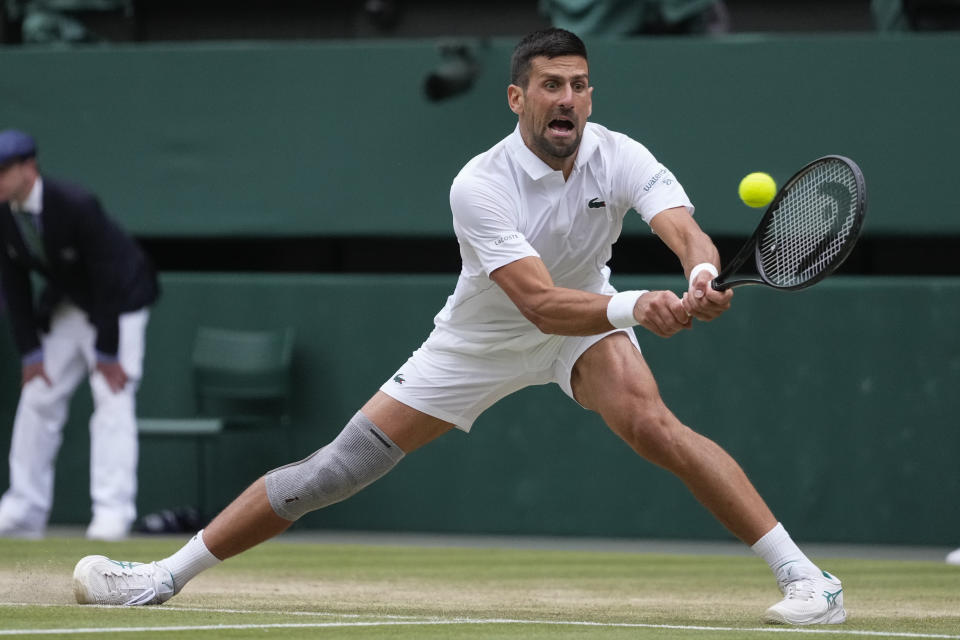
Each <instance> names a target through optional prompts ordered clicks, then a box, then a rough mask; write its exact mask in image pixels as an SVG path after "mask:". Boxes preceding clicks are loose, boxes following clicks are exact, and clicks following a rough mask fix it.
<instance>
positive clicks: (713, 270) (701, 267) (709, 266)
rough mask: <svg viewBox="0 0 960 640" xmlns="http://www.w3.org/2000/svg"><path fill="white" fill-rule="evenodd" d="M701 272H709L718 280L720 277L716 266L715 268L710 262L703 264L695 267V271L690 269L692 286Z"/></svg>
mask: <svg viewBox="0 0 960 640" xmlns="http://www.w3.org/2000/svg"><path fill="white" fill-rule="evenodd" d="M701 271H709V272H710V275H712V276H713V277H714V278H716V277H717V275H718V272H717V268H716V267H715V266H713V265H712V264H710V263H709V262H701V263H700V264H698V265H697V266H695V267H694V268H693V269H690V284H693V281H694V279H695V278H696V277H697V274H698V273H700V272H701Z"/></svg>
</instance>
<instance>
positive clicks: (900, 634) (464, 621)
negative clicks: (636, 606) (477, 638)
mask: <svg viewBox="0 0 960 640" xmlns="http://www.w3.org/2000/svg"><path fill="white" fill-rule="evenodd" d="M6 604H7V603H0V605H4V606H5V605H6ZM18 606H20V605H18ZM166 610H167V611H176V610H179V611H206V612H218V611H221V612H227V611H229V612H233V613H261V614H263V613H267V612H263V611H252V610H249V611H247V610H229V609H224V610H217V609H205V608H190V609H188V608H186V607H184V608H180V607H176V608H174V607H170V608H168V609H166ZM297 613H300V614H305V615H311V614H310V612H286V613H285V615H292V614H293V615H295V614H297ZM312 615H324V616H326V615H336V616H340V615H341V614H331V613H315V614H312ZM354 615H356V616H359V614H346V615H343V616H342V617H350V616H354ZM397 617H399V616H397ZM488 624H516V625H552V626H571V627H610V628H631V629H665V630H673V631H715V632H716V631H724V632H731V631H733V632H741V633H802V634H820V635H824V634H829V635H836V636H858V637H874V638H924V639H927V638H930V639H938V640H960V635H949V634H940V633H913V632H909V631H890V632H888V631H862V630H857V629H840V628H835V629H807V628H798V627H746V628H744V627H710V626H704V625H674V624H649V623H642V622H590V621H586V620H518V619H514V618H451V619H442V618H423V619H419V620H418V619H410V620H398V619H391V620H380V621H376V620H374V621H366V622H360V621H358V622H300V623H297V622H277V623H265V624H214V625H175V626H166V625H164V626H153V627H98V628H75V629H0V636H15V635H53V634H64V635H72V634H89V633H129V632H143V633H158V632H163V631H218V630H220V631H222V630H249V629H320V628H338V627H340V628H342V627H389V626H413V625H419V626H444V625H488Z"/></svg>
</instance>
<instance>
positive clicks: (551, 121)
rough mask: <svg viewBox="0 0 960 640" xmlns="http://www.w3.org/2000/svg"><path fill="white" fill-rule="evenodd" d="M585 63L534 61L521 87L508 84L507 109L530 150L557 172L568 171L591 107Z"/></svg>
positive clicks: (571, 59)
mask: <svg viewBox="0 0 960 640" xmlns="http://www.w3.org/2000/svg"><path fill="white" fill-rule="evenodd" d="M592 93H593V87H591V86H590V77H589V68H588V66H587V61H586V60H584V59H583V58H581V57H580V56H560V57H557V58H546V57H543V56H540V57H537V58H534V59H533V60H532V61H531V63H530V75H529V79H528V81H527V86H526V87H525V88H523V87H518V86H516V85H510V87H509V89H508V90H507V97H508V99H509V101H510V108H511V109H512V110H513V112H514V113H516V114H517V115H518V116H519V120H520V134H521V135H522V136H523V141H524V142H525V143H526V144H527V146H528V147H529V148H530V150H531V151H533V152H534V153H535V154H537V156H538V157H539V158H540V159H541V160H543V161H544V162H546V163H547V164H548V165H549V166H551V167H553V168H554V169H557V170H561V169H562V170H569V169H570V168H571V167H572V166H573V160H574V158H575V154H576V152H577V149H578V148H579V147H580V138H581V137H582V136H583V128H584V127H585V126H586V124H587V118H588V117H589V116H590V111H591V109H592V108H593V102H592V98H591V94H592Z"/></svg>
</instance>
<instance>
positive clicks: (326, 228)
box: [0, 34, 960, 236]
mask: <svg viewBox="0 0 960 640" xmlns="http://www.w3.org/2000/svg"><path fill="white" fill-rule="evenodd" d="M513 44H514V42H513V41H512V40H511V41H505V40H499V39H494V40H492V41H489V42H487V43H486V44H485V45H478V50H477V56H478V59H479V61H480V63H481V64H482V67H483V68H482V72H481V75H480V76H479V78H478V80H477V82H476V85H475V86H474V88H473V90H472V91H470V92H469V93H467V94H465V95H463V96H460V97H457V98H454V99H452V100H449V101H447V102H442V103H430V102H428V101H427V100H426V99H425V98H424V97H423V91H422V86H423V79H424V77H425V75H426V73H427V72H428V71H429V70H430V69H432V68H433V67H435V66H437V65H438V64H439V63H440V60H441V58H440V55H439V53H438V51H437V46H436V44H435V43H434V42H429V41H384V42H369V41H365V42H363V43H362V44H359V45H358V44H357V43H356V42H350V43H338V42H333V43H329V42H324V43H317V44H251V43H240V44H199V45H192V46H191V45H149V46H145V45H141V46H126V47H124V46H116V47H109V48H99V47H94V48H87V49H68V50H62V49H56V50H43V49H33V48H6V49H0V69H2V73H0V95H3V100H2V101H0V126H18V127H22V128H26V129H28V130H30V131H33V132H34V133H36V135H37V136H38V138H39V140H40V144H41V147H42V151H41V153H42V159H43V165H44V167H45V169H46V170H47V171H49V172H51V173H54V174H61V175H63V176H65V177H71V178H74V179H77V180H79V181H81V182H83V183H85V184H88V185H90V186H91V187H93V188H94V189H95V191H96V192H98V193H99V194H101V195H102V197H103V199H104V200H105V202H106V203H107V205H108V207H109V209H110V210H111V211H112V212H113V213H114V214H115V215H117V216H118V217H120V218H121V219H122V220H123V221H124V222H125V223H126V224H127V226H128V227H130V228H131V229H132V230H133V231H134V232H135V233H138V234H141V235H158V236H159V235H174V236H176V235H219V234H224V233H231V234H274V235H290V234H304V233H305V234H319V235H329V234H399V235H423V234H429V235H450V233H451V231H450V223H449V215H448V207H447V196H448V189H449V185H450V182H451V180H452V179H453V177H454V176H455V175H456V173H457V171H459V169H460V167H461V166H463V164H464V163H465V162H466V161H467V160H468V159H469V158H470V157H472V156H474V155H476V154H477V153H480V152H481V151H483V150H485V149H487V148H488V147H490V146H491V145H492V144H493V143H494V142H496V141H497V140H499V139H500V138H502V137H503V136H505V135H506V134H508V133H509V132H510V131H511V129H512V128H513V126H514V124H515V122H516V118H515V116H513V114H512V113H510V111H509V110H508V109H507V105H506V85H507V83H508V60H509V54H510V50H511V48H512V46H513ZM588 45H589V47H590V54H591V73H592V78H591V80H592V83H593V85H594V87H595V92H594V111H593V119H594V120H595V121H597V122H600V123H602V124H605V125H607V126H609V127H611V128H614V129H617V130H621V131H623V132H625V133H628V134H630V135H632V136H634V137H636V138H637V139H639V140H640V141H642V142H644V143H645V144H647V146H648V147H649V148H650V149H651V150H652V151H653V152H654V153H655V154H656V155H657V156H658V157H659V158H660V159H661V160H662V161H664V162H665V163H666V164H667V165H668V166H670V167H671V168H672V169H673V170H674V172H675V173H676V174H677V176H678V177H679V178H680V180H681V182H683V184H684V185H685V186H686V187H687V189H688V191H689V193H690V195H691V197H692V198H693V200H694V202H695V203H697V204H698V205H699V207H700V212H701V215H702V216H703V218H702V220H703V223H704V226H705V227H706V228H707V229H708V230H709V231H711V232H713V233H729V234H738V233H744V234H745V233H746V232H747V231H749V230H750V229H751V228H752V226H753V223H754V221H755V216H754V215H753V213H752V212H750V211H748V210H746V209H745V208H744V207H743V205H742V204H740V203H739V201H738V200H737V197H736V186H737V183H738V181H739V179H740V178H741V177H742V176H743V175H744V174H746V173H748V172H750V171H756V170H764V171H769V172H770V173H771V174H772V175H773V176H774V177H775V178H777V180H778V181H779V182H781V183H782V182H783V181H784V180H786V179H787V178H788V177H789V176H790V175H791V174H792V173H793V171H795V170H796V169H798V168H799V167H800V166H801V165H802V164H804V163H806V162H808V161H810V160H812V159H814V158H816V157H819V156H822V155H825V154H828V153H840V154H844V155H848V156H850V157H852V158H854V159H855V160H857V161H858V162H860V164H861V165H862V167H863V170H864V173H865V175H866V176H867V182H868V187H869V190H870V196H871V206H870V217H869V220H868V222H867V232H868V233H880V232H896V233H936V232H942V231H947V230H949V231H950V232H952V233H956V232H957V231H958V230H960V217H958V216H950V215H944V214H943V213H942V208H943V207H944V206H945V205H946V204H947V203H949V202H951V201H952V199H953V198H952V192H951V188H950V185H951V184H952V183H953V178H954V176H953V167H954V165H955V162H954V158H953V151H954V150H955V149H956V148H958V147H960V127H958V126H957V121H956V116H957V113H960V83H958V82H955V81H951V80H950V79H951V78H955V76H956V65H957V61H958V60H960V36H957V35H956V34H948V35H926V36H918V35H914V36H899V37H880V36H876V35H872V34H870V35H859V36H819V37H818V36H807V37H790V38H777V39H772V38H763V37H758V36H741V37H730V38H716V39H714V38H711V39H692V38H691V39H673V38H651V39H642V38H641V39H634V40H625V41H603V40H597V41H591V42H589V43H588ZM631 224H632V226H631V225H628V227H627V231H628V232H633V231H636V230H637V229H640V228H641V227H642V223H641V222H639V221H638V220H632V221H631Z"/></svg>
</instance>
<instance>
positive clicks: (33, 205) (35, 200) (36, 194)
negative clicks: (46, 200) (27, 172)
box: [10, 176, 43, 215]
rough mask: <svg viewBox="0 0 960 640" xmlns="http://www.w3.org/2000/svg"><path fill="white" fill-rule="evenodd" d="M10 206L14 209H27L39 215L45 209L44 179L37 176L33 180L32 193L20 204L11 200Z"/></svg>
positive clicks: (28, 211)
mask: <svg viewBox="0 0 960 640" xmlns="http://www.w3.org/2000/svg"><path fill="white" fill-rule="evenodd" d="M10 208H11V209H13V210H14V211H26V212H27V213H33V214H37V215H39V214H40V212H41V211H43V179H41V178H40V176H37V179H36V180H34V181H33V187H32V188H31V189H30V193H29V194H27V199H26V200H24V201H23V203H22V204H20V205H18V204H17V203H16V202H14V201H13V200H11V201H10Z"/></svg>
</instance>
